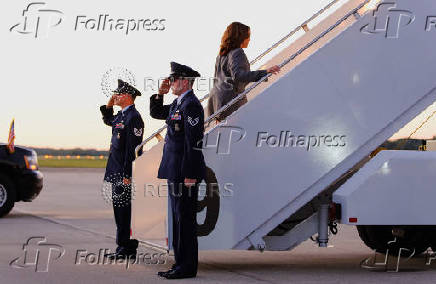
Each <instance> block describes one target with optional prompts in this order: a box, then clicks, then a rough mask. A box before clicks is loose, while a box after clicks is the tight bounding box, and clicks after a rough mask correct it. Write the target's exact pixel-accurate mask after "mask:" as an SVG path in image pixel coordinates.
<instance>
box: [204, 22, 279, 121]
mask: <svg viewBox="0 0 436 284" xmlns="http://www.w3.org/2000/svg"><path fill="white" fill-rule="evenodd" d="M249 42H250V27H248V26H246V25H244V24H241V23H239V22H233V23H231V24H230V25H229V26H228V27H227V29H226V31H225V32H224V34H223V37H222V39H221V46H220V51H219V54H218V56H217V58H216V63H215V84H214V86H213V88H212V90H211V92H210V98H209V101H208V106H207V111H208V116H210V115H212V114H213V113H215V112H216V111H217V110H219V109H220V108H221V107H222V106H224V105H226V104H227V103H228V102H230V101H231V100H232V99H233V98H235V97H236V96H237V95H239V94H240V93H242V92H243V91H244V90H245V87H246V86H247V84H248V83H250V82H256V81H259V80H260V79H262V77H264V76H265V75H267V74H268V73H273V74H277V73H278V72H279V71H280V67H279V66H277V65H276V66H273V67H271V68H268V69H267V70H258V71H250V63H249V62H248V59H247V56H246V55H245V53H244V50H243V48H246V47H247V46H248V43H249ZM246 102H247V98H246V97H245V96H244V97H243V98H242V99H241V100H239V101H238V102H236V103H235V104H234V105H232V106H231V107H230V108H228V109H227V110H226V111H224V112H223V113H221V114H220V115H219V116H218V117H217V119H218V120H223V119H224V118H225V117H227V116H228V115H230V114H231V113H232V112H234V111H236V110H237V109H238V108H239V107H240V106H242V105H243V104H245V103H246Z"/></svg>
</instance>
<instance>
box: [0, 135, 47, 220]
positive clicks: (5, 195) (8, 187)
mask: <svg viewBox="0 0 436 284" xmlns="http://www.w3.org/2000/svg"><path fill="white" fill-rule="evenodd" d="M42 180H43V175H42V173H41V172H40V171H38V158H37V155H36V152H35V151H34V150H32V149H28V148H24V147H20V146H15V152H14V153H12V154H10V153H9V151H8V149H7V145H5V144H0V218H1V217H3V216H5V215H7V214H8V213H9V212H10V211H11V210H12V208H13V207H14V204H15V202H17V201H25V202H30V201H32V200H33V199H35V198H36V197H37V196H38V194H39V193H40V192H41V189H42Z"/></svg>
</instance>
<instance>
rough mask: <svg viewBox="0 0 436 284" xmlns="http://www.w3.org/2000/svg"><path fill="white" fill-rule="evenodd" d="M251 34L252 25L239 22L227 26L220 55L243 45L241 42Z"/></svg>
mask: <svg viewBox="0 0 436 284" xmlns="http://www.w3.org/2000/svg"><path fill="white" fill-rule="evenodd" d="M249 36H250V27H249V26H246V25H244V24H242V23H239V22H233V23H231V24H230V25H228V26H227V29H226V31H225V32H224V34H223V37H222V38H221V46H220V55H226V54H227V53H229V52H230V51H231V50H233V49H235V48H239V47H241V44H242V43H243V42H244V40H246V39H247V38H248V37H249Z"/></svg>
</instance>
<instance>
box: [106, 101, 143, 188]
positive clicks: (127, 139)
mask: <svg viewBox="0 0 436 284" xmlns="http://www.w3.org/2000/svg"><path fill="white" fill-rule="evenodd" d="M100 111H101V113H102V115H103V122H104V123H105V124H106V125H108V126H111V127H112V140H111V146H110V151H109V158H108V162H107V166H106V173H105V180H107V181H109V179H110V178H111V175H114V174H121V175H123V176H124V177H126V178H131V177H132V162H133V161H134V160H135V148H136V146H138V145H139V144H141V142H142V137H143V134H144V133H143V132H144V122H143V121H142V118H141V115H140V114H139V112H138V111H137V110H136V108H135V105H132V106H130V107H129V108H128V109H127V110H126V111H125V112H124V113H122V111H119V112H118V113H117V114H116V115H113V108H106V106H101V107H100Z"/></svg>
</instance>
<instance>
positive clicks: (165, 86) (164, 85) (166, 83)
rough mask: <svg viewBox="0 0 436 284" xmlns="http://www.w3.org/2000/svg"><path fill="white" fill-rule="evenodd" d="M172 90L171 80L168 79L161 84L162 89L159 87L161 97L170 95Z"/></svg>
mask: <svg viewBox="0 0 436 284" xmlns="http://www.w3.org/2000/svg"><path fill="white" fill-rule="evenodd" d="M170 88H171V82H170V79H169V78H167V79H165V80H163V81H162V83H161V84H160V87H159V95H165V94H168V92H169V91H170Z"/></svg>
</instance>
